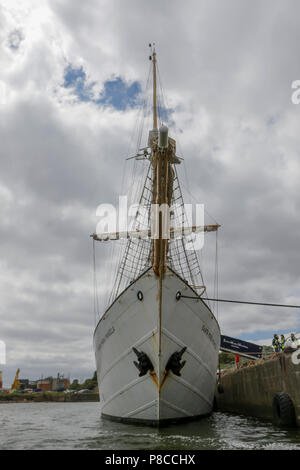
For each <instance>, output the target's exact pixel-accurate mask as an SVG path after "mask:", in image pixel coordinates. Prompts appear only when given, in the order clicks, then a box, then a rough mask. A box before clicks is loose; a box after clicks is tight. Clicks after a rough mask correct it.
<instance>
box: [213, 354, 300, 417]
mask: <svg viewBox="0 0 300 470" xmlns="http://www.w3.org/2000/svg"><path fill="white" fill-rule="evenodd" d="M297 353H298V355H297V354H295V353H294V355H292V354H285V353H280V354H277V355H276V357H275V358H273V359H269V360H265V361H262V362H259V363H256V364H255V365H252V366H248V367H245V368H241V369H237V370H234V371H231V372H227V373H225V374H223V375H222V376H221V384H222V387H223V390H224V393H219V392H218V390H217V391H216V403H217V407H218V409H219V410H220V411H228V412H232V413H241V414H245V415H249V416H256V417H259V418H264V419H273V410H272V403H273V398H274V395H275V394H276V393H278V392H284V393H287V394H288V395H289V396H290V398H291V399H292V401H293V404H294V408H295V414H296V422H297V425H298V426H300V350H298V351H297ZM297 358H298V359H297ZM295 359H297V360H298V362H299V363H298V364H297V363H295V362H297V360H296V361H295Z"/></svg>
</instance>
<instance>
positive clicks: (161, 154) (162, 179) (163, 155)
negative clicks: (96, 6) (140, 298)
mask: <svg viewBox="0 0 300 470" xmlns="http://www.w3.org/2000/svg"><path fill="white" fill-rule="evenodd" d="M151 58H152V62H153V129H154V130H156V131H157V139H159V136H158V128H157V91H156V89H157V79H156V52H155V48H153V50H152V56H151ZM152 150H153V173H154V175H153V176H154V177H153V204H155V205H156V206H155V207H156V208H157V207H158V208H160V207H161V205H162V204H168V191H167V188H168V158H167V152H168V150H167V149H160V148H159V146H158V141H157V144H156V145H153V148H152ZM153 216H157V212H156V214H152V217H153ZM158 217H159V220H158V226H159V238H156V239H153V240H152V265H153V270H154V272H155V274H156V275H157V276H158V277H163V274H164V273H165V271H166V248H167V240H165V239H163V238H162V237H163V229H162V213H161V212H160V211H159V215H158ZM155 225H156V224H155Z"/></svg>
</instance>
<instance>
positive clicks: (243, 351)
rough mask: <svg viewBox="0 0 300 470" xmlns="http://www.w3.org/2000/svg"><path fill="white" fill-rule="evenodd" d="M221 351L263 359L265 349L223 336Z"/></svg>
mask: <svg viewBox="0 0 300 470" xmlns="http://www.w3.org/2000/svg"><path fill="white" fill-rule="evenodd" d="M220 349H221V350H222V351H225V352H230V353H233V354H237V355H239V354H240V355H241V356H248V357H254V358H256V359H259V358H260V357H262V349H263V347H262V346H258V345H257V344H254V343H249V342H248V341H243V340H242V339H237V338H231V337H230V336H225V335H221V347H220Z"/></svg>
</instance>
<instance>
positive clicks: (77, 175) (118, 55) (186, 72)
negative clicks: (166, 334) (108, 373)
mask: <svg viewBox="0 0 300 470" xmlns="http://www.w3.org/2000/svg"><path fill="white" fill-rule="evenodd" d="M299 8H300V7H299V5H298V3H297V2H296V1H290V2H288V4H286V3H283V2H274V1H265V2H260V1H253V2H246V1H240V0H239V1H236V0H226V1H224V2H219V1H216V0H213V1H211V2H206V1H198V0H197V1H196V0H190V1H189V2H185V3H183V2H180V1H179V0H174V1H172V2H166V1H158V0H155V1H152V2H147V1H146V0H143V1H140V0H129V1H127V2H123V1H121V0H113V1H111V0H101V1H99V0H97V1H95V0H90V1H88V2H81V1H79V0H72V1H70V0H65V1H64V2H61V1H57V0H53V1H40V0H39V1H37V0H36V1H34V0H26V1H22V2H21V1H12V0H9V1H8V0H3V1H2V3H1V9H0V44H1V55H0V71H1V72H0V80H1V83H2V82H3V83H5V86H6V88H7V102H6V104H1V105H0V135H1V150H0V153H1V155H0V157H1V158H0V166H1V172H0V213H1V222H2V223H1V227H0V236H1V245H0V255H1V260H2V262H1V266H0V279H1V292H2V302H1V304H2V305H1V333H0V339H3V340H6V341H7V344H8V352H7V355H8V357H7V358H8V364H7V366H6V368H5V369H4V372H5V377H6V379H5V381H6V383H10V382H11V381H12V378H13V375H14V373H15V369H16V368H17V367H18V366H20V368H21V375H22V376H24V375H25V374H27V375H30V376H34V375H36V374H37V373H39V374H40V373H43V374H44V375H47V374H48V373H53V374H55V373H56V372H57V370H56V369H58V368H63V369H64V370H62V369H60V372H65V373H68V372H69V371H72V367H73V366H72V365H73V364H74V363H76V366H78V373H77V372H76V371H74V372H72V373H74V375H81V376H84V375H85V374H86V375H89V374H91V373H92V371H93V369H94V363H93V354H92V333H93V321H94V320H93V305H92V303H93V301H92V295H91V288H92V271H91V269H92V266H91V261H92V258H91V244H90V240H89V234H90V233H91V232H93V230H94V227H95V224H96V219H94V218H93V214H94V213H95V212H94V211H95V210H96V207H97V205H98V204H99V203H100V202H109V203H114V202H116V201H117V199H118V196H119V194H120V193H121V194H124V192H122V191H121V190H120V186H121V181H122V175H123V172H124V163H123V162H124V158H125V157H126V156H127V155H128V152H129V154H131V153H130V152H131V151H132V152H133V151H134V144H133V143H132V142H131V136H132V129H133V128H134V125H135V121H136V116H137V112H136V110H132V109H130V110H127V111H125V112H121V111H118V110H114V109H113V108H101V107H99V106H97V105H95V104H93V103H88V102H84V103H83V102H81V103H80V102H78V100H76V99H75V98H74V95H73V94H72V91H70V90H69V89H65V88H63V87H62V84H63V81H64V71H65V68H66V66H67V65H68V64H72V65H73V66H82V67H83V68H84V70H85V72H86V73H87V76H88V80H89V81H90V82H96V84H95V87H96V88H95V90H98V91H99V92H100V91H101V90H102V89H103V87H104V82H105V81H106V80H109V79H111V78H112V77H118V76H120V77H122V78H123V80H125V81H127V82H128V83H131V82H132V81H139V82H142V83H144V84H145V81H146V77H147V72H148V67H149V64H148V61H147V55H148V46H147V45H148V43H149V41H150V42H151V41H153V40H155V41H156V44H157V50H158V60H159V70H160V75H161V78H162V81H163V85H164V87H165V92H166V95H167V98H168V104H169V106H170V107H171V108H173V109H175V112H174V113H173V115H172V119H174V120H175V122H176V127H177V129H178V130H177V139H178V153H179V154H180V152H183V156H184V157H185V165H186V168H187V173H188V179H189V181H188V182H187V181H186V180H185V172H184V170H183V169H181V171H180V173H181V176H182V178H183V183H184V185H185V187H187V188H188V189H189V191H190V192H191V193H192V194H193V195H194V196H195V198H196V199H197V202H200V203H204V204H205V206H206V208H207V210H208V212H209V213H211V214H213V216H214V217H215V218H216V219H217V220H218V221H219V222H220V223H221V224H222V227H221V231H220V235H219V240H220V259H219V263H220V294H221V297H227V298H234V299H242V300H243V299H246V300H248V299H249V300H257V301H260V300H262V301H271V302H272V301H274V302H278V303H284V302H287V303H296V302H297V303H299V302H300V294H299V277H300V276H299V262H298V257H297V253H298V250H299V231H300V220H299V216H298V213H299V212H298V207H299V190H298V182H299V177H300V168H299V148H300V135H299V132H298V127H299V113H300V107H297V106H295V105H293V104H292V103H291V83H292V81H293V80H296V79H299V78H300V69H299V64H298V62H297V57H298V50H297V47H298V44H299V39H300V31H299V27H298V16H299ZM17 32H18V33H17ZM13 34H14V35H15V36H14V41H15V42H14V44H15V45H16V46H17V47H15V48H11V47H9V38H12V36H11V35H13ZM18 37H19V38H22V40H20V41H19V42H18V40H17V39H18ZM130 142H131V143H130ZM128 149H129V150H128ZM127 167H128V165H127ZM127 184H128V183H127ZM213 251H214V240H213V239H211V240H209V239H208V238H206V247H205V253H204V254H203V257H204V274H206V276H205V277H206V279H207V284H208V288H210V289H211V288H212V284H213V281H212V279H213V261H214V260H213ZM105 257H107V253H106V254H105V256H104V258H105ZM99 276H100V277H101V276H103V270H102V271H101V269H100V272H99ZM219 308H220V312H221V313H220V322H221V327H222V329H223V331H224V333H227V334H231V335H239V334H241V333H251V332H254V331H259V330H264V331H266V332H267V333H266V337H269V331H270V330H273V328H275V329H276V331H278V332H280V330H292V329H297V326H298V329H299V311H298V310H288V309H287V310H284V311H283V310H280V309H268V308H260V307H245V306H238V307H231V306H230V307H229V306H225V305H224V306H223V305H222V306H219ZM2 336H3V337H2ZM86 351H90V353H86ZM56 366H57V367H56ZM68 368H69V369H68Z"/></svg>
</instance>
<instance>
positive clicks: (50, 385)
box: [37, 374, 70, 392]
mask: <svg viewBox="0 0 300 470" xmlns="http://www.w3.org/2000/svg"><path fill="white" fill-rule="evenodd" d="M69 387H70V380H69V379H65V378H64V377H63V376H60V375H59V374H58V375H57V378H53V377H46V378H45V379H40V380H38V381H37V388H38V389H40V390H42V391H43V392H55V391H56V390H66V389H67V388H69Z"/></svg>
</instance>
